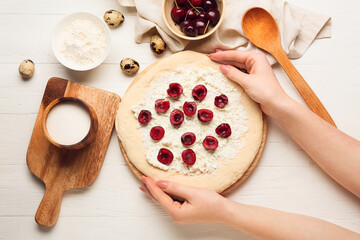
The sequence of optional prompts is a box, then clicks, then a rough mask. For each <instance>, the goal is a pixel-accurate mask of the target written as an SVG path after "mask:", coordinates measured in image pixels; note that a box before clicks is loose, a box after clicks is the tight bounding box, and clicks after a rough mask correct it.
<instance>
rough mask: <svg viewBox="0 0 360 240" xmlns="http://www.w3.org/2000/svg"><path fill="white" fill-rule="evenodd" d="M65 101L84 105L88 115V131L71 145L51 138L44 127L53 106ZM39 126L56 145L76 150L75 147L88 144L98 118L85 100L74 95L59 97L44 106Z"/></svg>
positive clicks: (93, 134) (93, 136) (91, 138)
mask: <svg viewBox="0 0 360 240" xmlns="http://www.w3.org/2000/svg"><path fill="white" fill-rule="evenodd" d="M66 101H71V102H75V103H78V104H80V105H81V106H82V107H84V108H85V109H86V111H87V112H88V113H89V115H90V128H89V131H88V133H87V134H86V136H85V137H84V138H83V139H82V140H80V141H79V142H77V143H74V144H71V145H63V144H61V143H58V142H56V141H55V140H54V139H52V138H51V137H50V135H49V132H48V130H47V128H46V120H47V117H48V115H49V112H50V110H51V109H52V108H53V107H55V105H57V104H59V103H61V102H66ZM41 127H42V129H43V132H44V135H45V137H46V138H47V139H48V140H49V141H50V142H51V143H52V144H53V145H54V146H56V147H58V148H61V149H67V150H77V149H81V148H83V147H85V146H87V145H88V144H90V143H91V142H92V141H93V140H94V139H95V136H96V132H97V130H98V118H97V115H96V112H95V110H94V109H93V108H92V107H91V106H90V105H89V104H87V103H86V102H84V101H83V100H81V99H78V98H74V97H61V98H57V99H55V100H54V101H52V102H51V103H50V104H49V105H48V106H47V107H46V108H45V111H44V114H43V117H42V121H41Z"/></svg>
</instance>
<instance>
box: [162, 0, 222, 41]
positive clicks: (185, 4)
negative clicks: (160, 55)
mask: <svg viewBox="0 0 360 240" xmlns="http://www.w3.org/2000/svg"><path fill="white" fill-rule="evenodd" d="M162 14H163V18H164V21H165V24H166V26H167V27H168V28H169V29H170V30H171V32H172V33H174V34H175V35H176V36H178V37H180V38H183V39H187V40H199V39H203V38H206V37H207V36H210V35H211V34H213V33H214V32H215V31H216V30H217V28H218V27H219V26H220V24H221V22H222V20H223V18H224V14H225V0H163V3H162Z"/></svg>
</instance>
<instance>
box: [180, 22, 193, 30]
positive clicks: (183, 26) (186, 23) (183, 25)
mask: <svg viewBox="0 0 360 240" xmlns="http://www.w3.org/2000/svg"><path fill="white" fill-rule="evenodd" d="M189 23H192V22H191V21H189V20H184V21H182V22H181V23H180V30H181V31H182V32H184V28H185V27H186V26H187V25H188V24H189Z"/></svg>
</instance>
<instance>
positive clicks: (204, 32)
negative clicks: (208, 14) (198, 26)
mask: <svg viewBox="0 0 360 240" xmlns="http://www.w3.org/2000/svg"><path fill="white" fill-rule="evenodd" d="M209 23H210V20H208V22H207V24H206V27H205V30H204V34H205V33H206V31H207V29H208V26H209Z"/></svg>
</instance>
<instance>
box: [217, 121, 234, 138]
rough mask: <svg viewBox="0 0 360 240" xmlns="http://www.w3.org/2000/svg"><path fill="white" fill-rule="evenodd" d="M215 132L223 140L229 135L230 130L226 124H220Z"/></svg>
mask: <svg viewBox="0 0 360 240" xmlns="http://www.w3.org/2000/svg"><path fill="white" fill-rule="evenodd" d="M215 132H216V133H217V134H218V135H219V136H220V137H223V138H227V137H229V136H230V135H231V128H230V125H229V124H227V123H222V124H220V125H219V126H218V127H217V128H216V129H215Z"/></svg>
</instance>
